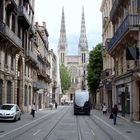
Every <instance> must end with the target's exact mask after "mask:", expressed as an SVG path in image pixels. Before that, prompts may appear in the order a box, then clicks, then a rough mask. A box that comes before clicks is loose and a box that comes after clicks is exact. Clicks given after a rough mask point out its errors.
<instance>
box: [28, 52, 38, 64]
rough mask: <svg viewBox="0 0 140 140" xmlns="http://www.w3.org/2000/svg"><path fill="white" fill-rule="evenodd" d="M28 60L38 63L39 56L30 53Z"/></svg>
mask: <svg viewBox="0 0 140 140" xmlns="http://www.w3.org/2000/svg"><path fill="white" fill-rule="evenodd" d="M27 58H30V59H31V60H32V61H33V62H35V63H38V60H37V55H35V54H34V53H33V52H31V51H29V52H28V53H27Z"/></svg>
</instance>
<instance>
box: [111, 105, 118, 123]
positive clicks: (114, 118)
mask: <svg viewBox="0 0 140 140" xmlns="http://www.w3.org/2000/svg"><path fill="white" fill-rule="evenodd" d="M111 112H112V114H113V124H114V125H116V121H117V114H118V107H117V105H116V104H115V105H114V107H113V108H112V111H111Z"/></svg>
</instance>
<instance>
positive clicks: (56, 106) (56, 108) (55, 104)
mask: <svg viewBox="0 0 140 140" xmlns="http://www.w3.org/2000/svg"><path fill="white" fill-rule="evenodd" d="M55 109H57V102H56V101H55Z"/></svg>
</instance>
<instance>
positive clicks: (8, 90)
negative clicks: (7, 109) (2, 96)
mask: <svg viewBox="0 0 140 140" xmlns="http://www.w3.org/2000/svg"><path fill="white" fill-rule="evenodd" d="M11 88H12V83H11V81H7V103H12V92H11V91H12V90H11Z"/></svg>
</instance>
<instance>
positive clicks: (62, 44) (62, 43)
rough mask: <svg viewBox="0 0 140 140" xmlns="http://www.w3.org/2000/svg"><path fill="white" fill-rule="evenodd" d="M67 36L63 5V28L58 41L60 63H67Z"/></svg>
mask: <svg viewBox="0 0 140 140" xmlns="http://www.w3.org/2000/svg"><path fill="white" fill-rule="evenodd" d="M67 44H68V43H67V37H66V29H65V16H64V7H62V16H61V29H60V38H59V43H58V53H59V64H65V63H66V60H65V57H66V54H67V46H68V45H67Z"/></svg>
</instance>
